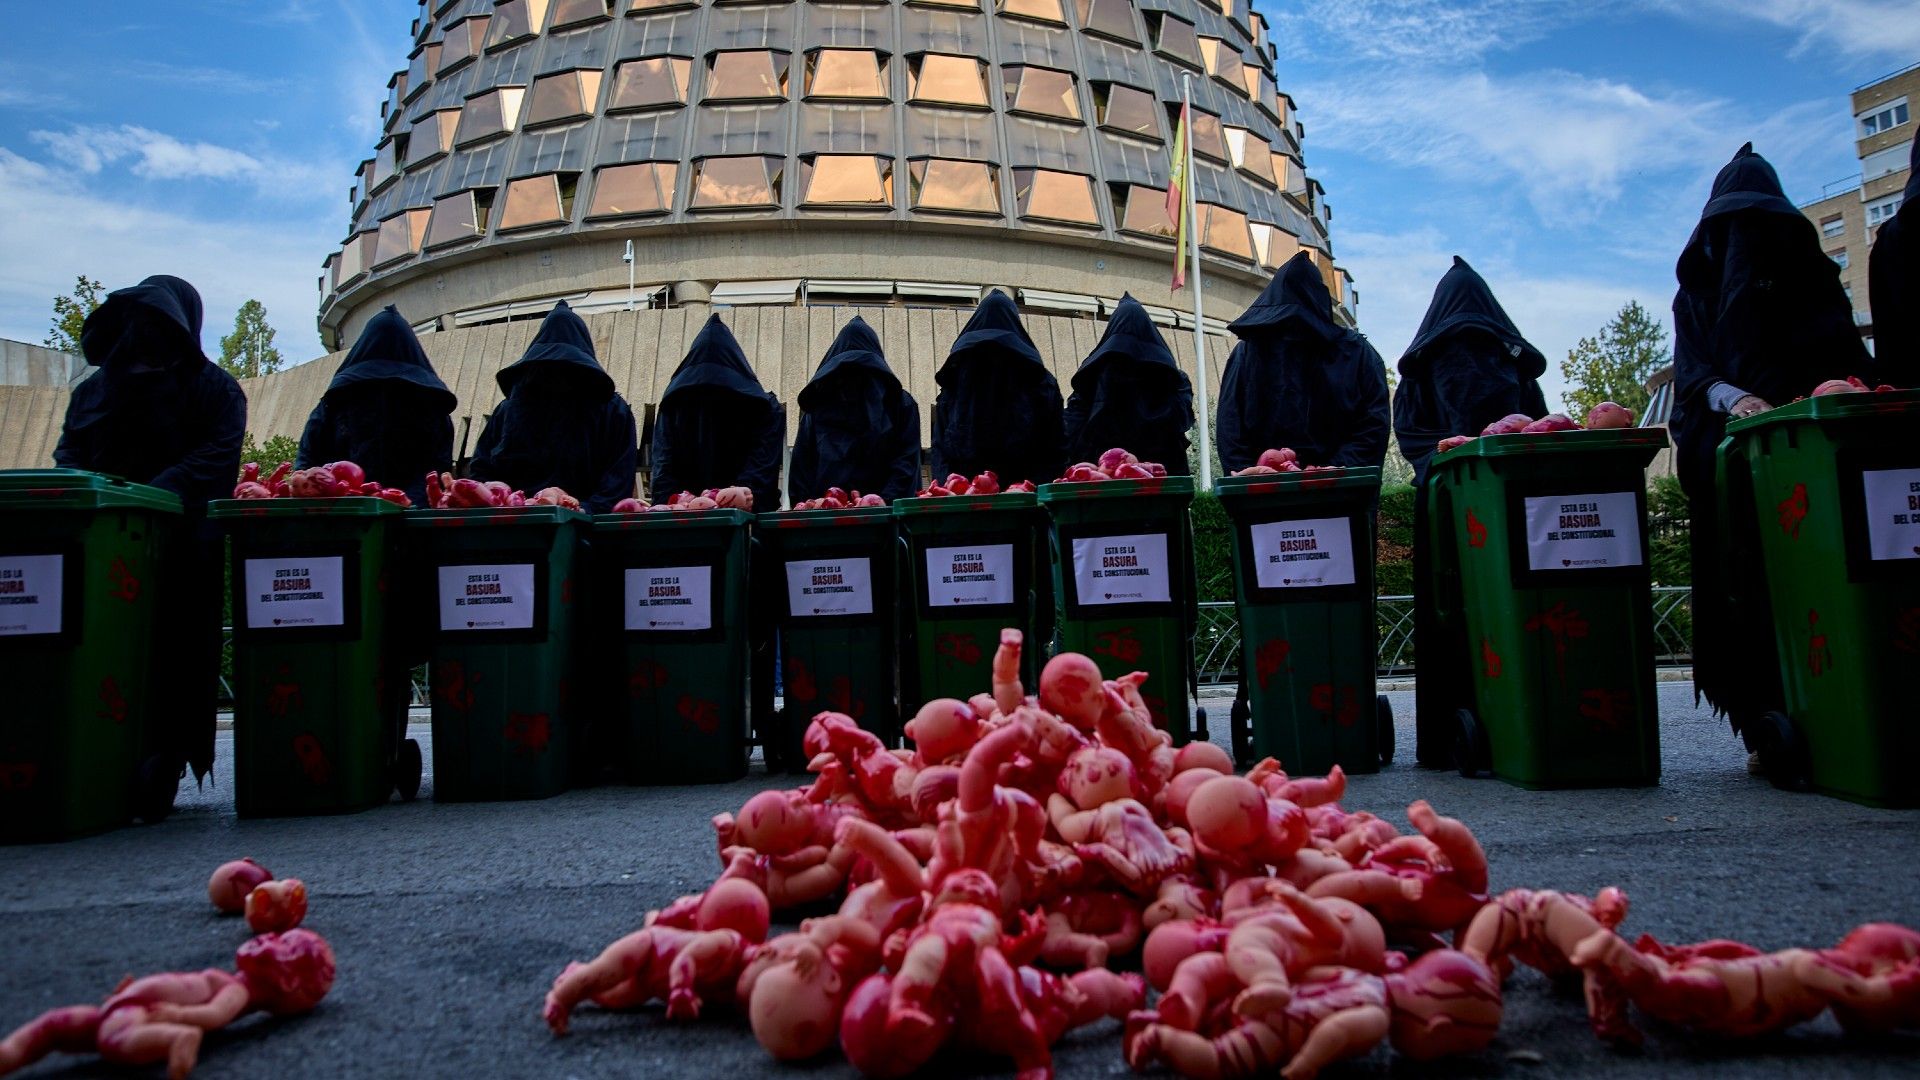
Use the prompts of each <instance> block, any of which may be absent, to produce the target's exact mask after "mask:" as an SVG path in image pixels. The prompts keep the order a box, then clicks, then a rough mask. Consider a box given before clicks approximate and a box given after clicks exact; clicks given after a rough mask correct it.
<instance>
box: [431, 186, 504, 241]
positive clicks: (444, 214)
mask: <svg viewBox="0 0 1920 1080" xmlns="http://www.w3.org/2000/svg"><path fill="white" fill-rule="evenodd" d="M492 202H493V190H492V189H491V188H488V189H486V190H485V191H484V192H480V191H462V192H460V193H458V194H455V195H449V196H447V197H446V198H444V199H435V200H434V203H433V217H432V219H431V220H430V221H429V222H428V224H427V246H428V247H430V248H432V247H440V246H441V245H444V244H455V243H459V242H460V241H462V240H472V239H474V238H476V237H478V236H481V235H483V234H484V233H486V231H487V216H488V215H487V210H488V208H490V207H491V206H492Z"/></svg>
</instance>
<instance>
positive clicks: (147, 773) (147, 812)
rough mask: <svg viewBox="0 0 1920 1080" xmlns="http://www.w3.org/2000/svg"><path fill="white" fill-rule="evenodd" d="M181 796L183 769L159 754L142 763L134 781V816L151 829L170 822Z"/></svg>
mask: <svg viewBox="0 0 1920 1080" xmlns="http://www.w3.org/2000/svg"><path fill="white" fill-rule="evenodd" d="M179 793H180V766H179V765H178V764H177V763H175V762H172V761H169V760H168V759H167V758H165V757H162V756H161V755H159V754H155V755H154V756H152V757H150V758H148V759H146V760H145V761H142V762H141V763H140V770H139V772H138V774H137V775H136V776H135V777H134V789H133V814H134V816H135V817H137V818H139V819H140V820H141V821H144V822H146V823H147V824H149V825H157V824H159V823H160V822H162V821H165V820H167V815H169V814H171V813H173V799H174V796H175V795H178V794H179Z"/></svg>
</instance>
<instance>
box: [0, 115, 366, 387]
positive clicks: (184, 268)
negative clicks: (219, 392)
mask: <svg viewBox="0 0 1920 1080" xmlns="http://www.w3.org/2000/svg"><path fill="white" fill-rule="evenodd" d="M90 179H91V178H90V176H89V174H87V173H86V172H84V171H81V170H79V169H76V168H73V167H70V166H68V167H61V166H60V165H58V164H56V165H49V164H46V163H42V162H36V161H31V160H29V159H27V158H24V157H21V156H20V155H19V154H16V153H14V152H13V151H11V150H8V149H5V148H0V251H5V252H7V253H8V255H9V257H8V258H6V259H0V337H9V338H16V339H20V340H25V341H39V340H40V339H41V338H42V337H43V336H44V335H45V333H46V327H47V320H48V317H49V316H50V314H51V313H52V308H53V297H55V296H58V295H62V294H64V293H66V292H68V291H70V290H71V289H72V287H73V279H74V277H75V276H76V275H79V274H85V275H87V276H88V277H92V278H97V279H99V280H101V281H102V282H104V283H105V284H106V285H107V287H108V288H110V289H111V288H118V287H120V286H123V285H129V284H132V283H134V282H136V281H139V280H140V279H141V278H144V277H147V276H148V275H150V274H163V273H164V274H176V275H179V276H180V277H183V278H186V279H187V280H188V281H190V282H192V283H193V284H194V286H195V287H196V288H198V289H199V290H200V294H201V297H202V299H203V300H204V301H205V305H206V312H207V316H206V319H207V321H206V326H205V328H204V334H203V337H204V340H205V342H206V345H207V347H208V348H209V349H210V350H211V349H217V348H218V342H219V339H220V337H221V335H223V334H225V333H226V332H227V331H228V330H230V329H231V328H232V324H233V313H234V311H235V310H237V309H238V308H239V306H240V304H241V302H242V301H244V300H247V299H249V298H255V299H258V300H260V301H261V302H262V303H264V304H265V305H266V307H267V311H268V314H269V316H270V318H271V321H272V322H273V325H274V327H275V328H276V329H277V330H278V331H279V332H280V336H279V344H280V346H281V351H282V352H283V353H284V354H285V355H286V357H287V358H288V359H289V360H290V361H295V362H298V361H304V360H309V359H312V358H313V357H316V356H319V355H321V351H320V341H319V334H318V332H317V331H316V330H315V328H314V312H315V309H316V306H317V303H318V299H319V297H318V293H317V291H316V289H315V284H314V283H315V279H316V278H317V277H318V276H319V273H320V260H321V258H322V257H323V255H324V254H325V253H326V252H327V251H328V250H329V247H330V245H331V244H332V242H333V240H334V239H335V237H334V236H333V235H332V232H333V230H334V222H333V221H332V220H331V218H330V216H326V215H313V216H311V218H310V219H303V218H299V217H292V216H288V215H284V214H280V215H276V216H275V217H274V218H273V219H272V220H268V221H250V220H245V219H242V218H240V217H238V216H236V215H233V214H222V215H221V216H220V217H218V218H217V219H210V220H202V219H198V218H194V217H191V216H188V215H185V214H181V213H177V212H172V211H167V210H159V209H155V208H152V207H149V206H145V205H142V204H140V203H139V202H136V201H132V200H129V199H122V198H114V197H110V196H107V195H104V194H102V193H100V192H98V191H95V190H91V189H90V188H89V186H88V185H89V183H90Z"/></svg>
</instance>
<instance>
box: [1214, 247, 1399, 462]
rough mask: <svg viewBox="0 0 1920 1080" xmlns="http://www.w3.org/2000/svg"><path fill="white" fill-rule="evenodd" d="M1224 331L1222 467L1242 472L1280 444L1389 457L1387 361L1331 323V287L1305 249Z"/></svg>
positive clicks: (1371, 458)
mask: <svg viewBox="0 0 1920 1080" xmlns="http://www.w3.org/2000/svg"><path fill="white" fill-rule="evenodd" d="M1230 328H1231V329H1232V330H1233V332H1234V333H1235V334H1236V335H1238V336H1239V338H1240V342H1239V344H1237V345H1235V346H1234V347H1233V354H1232V355H1231V356H1229V357H1227V370H1226V374H1225V375H1224V376H1222V377H1221V380H1220V412H1219V420H1218V422H1217V426H1216V430H1217V432H1218V440H1219V446H1220V466H1221V468H1223V469H1225V470H1226V471H1228V472H1234V471H1237V470H1240V469H1244V468H1246V467H1248V466H1249V465H1252V464H1254V463H1255V462H1257V461H1258V460H1259V458H1260V453H1261V451H1263V450H1271V449H1276V448H1278V447H1283V446H1286V447H1292V448H1293V449H1294V450H1295V451H1296V452H1297V453H1299V455H1300V461H1301V463H1302V464H1305V465H1340V466H1345V467H1349V468H1352V467H1366V466H1371V467H1373V468H1379V467H1380V465H1381V463H1383V462H1384V461H1386V459H1387V436H1388V433H1389V430H1390V423H1389V417H1388V405H1387V366H1386V363H1385V362H1384V361H1382V360H1381V359H1380V354H1379V353H1378V352H1376V351H1374V348H1373V346H1372V345H1371V344H1369V343H1368V342H1367V339H1366V338H1365V337H1363V336H1361V335H1360V333H1359V332H1357V331H1354V330H1348V329H1345V328H1344V327H1341V326H1340V325H1338V324H1337V323H1335V322H1334V321H1333V294H1332V293H1330V292H1328V291H1327V285H1326V282H1325V280H1324V279H1322V278H1321V276H1320V271H1319V269H1318V268H1317V267H1315V266H1314V265H1313V260H1312V259H1310V258H1308V257H1307V253H1306V252H1304V251H1303V252H1300V253H1299V254H1297V255H1295V256H1294V257H1293V258H1292V259H1290V260H1288V262H1287V264H1286V265H1285V266H1283V267H1281V268H1280V272H1279V273H1277V274H1275V275H1274V277H1273V280H1272V281H1270V282H1268V283H1267V288H1266V291H1265V292H1262V293H1261V294H1260V298H1259V299H1258V300H1256V301H1254V303H1253V306H1252V307H1249V308H1248V309H1247V311H1246V314H1244V315H1241V316H1240V317H1239V318H1238V319H1235V320H1234V321H1233V324H1232V326H1231V327H1230Z"/></svg>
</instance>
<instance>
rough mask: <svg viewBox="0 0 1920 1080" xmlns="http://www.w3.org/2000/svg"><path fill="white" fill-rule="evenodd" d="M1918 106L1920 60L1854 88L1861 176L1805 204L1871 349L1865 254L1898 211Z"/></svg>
mask: <svg viewBox="0 0 1920 1080" xmlns="http://www.w3.org/2000/svg"><path fill="white" fill-rule="evenodd" d="M1916 110H1920V64H1914V65H1912V66H1911V67H1908V68H1906V69H1904V70H1901V71H1896V72H1894V73H1893V74H1891V75H1887V76H1885V77H1883V78H1880V79H1876V80H1874V81H1873V82H1870V83H1867V84H1866V85H1865V86H1862V87H1859V88H1858V89H1856V90H1854V92H1853V137H1854V145H1855V149H1856V150H1857V152H1858V156H1859V158H1860V175H1859V176H1857V177H1850V178H1848V179H1847V180H1844V181H1840V182H1838V183H1835V184H1830V185H1828V194H1826V195H1825V196H1823V197H1822V198H1821V199H1819V200H1818V201H1816V202H1811V203H1808V204H1806V205H1805V206H1803V207H1801V210H1802V212H1804V213H1805V214H1806V215H1807V218H1808V220H1810V221H1812V222H1813V224H1814V227H1815V228H1818V229H1819V230H1820V242H1821V244H1822V245H1823V246H1824V247H1825V248H1826V252H1827V256H1828V257H1829V258H1831V259H1832V260H1833V261H1834V262H1836V263H1838V264H1840V280H1841V282H1842V283H1844V284H1845V285H1846V287H1847V295H1848V297H1849V298H1850V299H1851V300H1852V301H1853V321H1854V323H1855V324H1856V325H1858V326H1859V327H1860V335H1861V336H1862V337H1863V338H1865V339H1866V340H1867V347H1868V348H1872V347H1873V312H1872V311H1871V310H1869V309H1868V306H1867V252H1868V250H1869V249H1871V248H1872V246H1873V238H1874V234H1876V233H1877V232H1879V230H1880V223H1881V222H1883V221H1888V220H1890V219H1891V218H1892V217H1893V215H1894V212H1895V211H1897V210H1899V209H1900V196H1901V192H1902V191H1903V190H1904V189H1905V188H1906V186H1907V175H1908V171H1909V170H1908V164H1909V162H1910V161H1911V159H1912V154H1913V134H1914V129H1915V127H1916V125H1915V124H1914V113H1915V111H1916Z"/></svg>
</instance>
